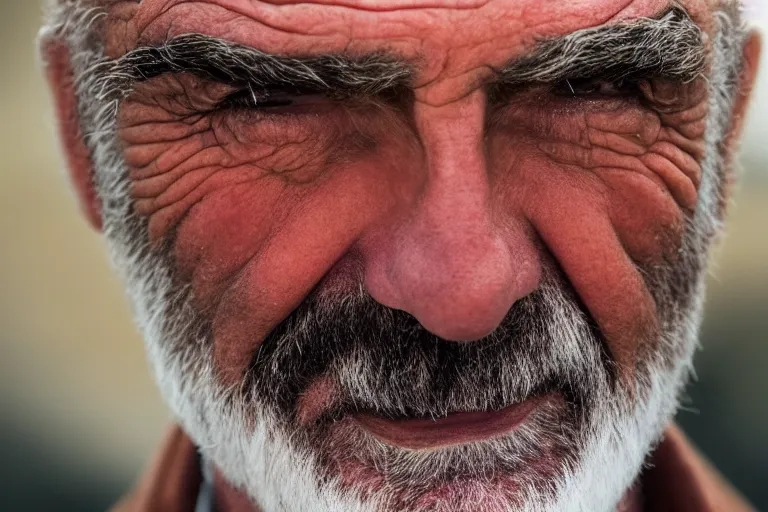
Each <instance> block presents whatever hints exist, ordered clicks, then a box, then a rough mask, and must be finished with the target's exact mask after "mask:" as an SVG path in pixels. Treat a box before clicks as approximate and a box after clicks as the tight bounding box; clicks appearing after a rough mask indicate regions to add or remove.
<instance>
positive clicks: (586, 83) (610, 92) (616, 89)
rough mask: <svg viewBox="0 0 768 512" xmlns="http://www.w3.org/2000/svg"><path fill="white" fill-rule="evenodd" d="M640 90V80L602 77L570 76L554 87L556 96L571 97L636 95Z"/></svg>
mask: <svg viewBox="0 0 768 512" xmlns="http://www.w3.org/2000/svg"><path fill="white" fill-rule="evenodd" d="M638 92H639V88H638V82H636V81H634V80H616V81H609V80H604V79H600V78H570V79H566V80H563V81H561V82H558V83H556V84H555V85H554V86H553V87H552V93H553V94H555V95H556V96H563V97H571V98H584V97H595V98H600V97H609V98H616V97H625V96H636V95H637V94H638Z"/></svg>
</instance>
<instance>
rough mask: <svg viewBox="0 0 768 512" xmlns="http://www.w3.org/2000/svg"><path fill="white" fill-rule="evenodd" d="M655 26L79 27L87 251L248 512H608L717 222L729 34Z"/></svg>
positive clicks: (155, 18) (359, 19)
mask: <svg viewBox="0 0 768 512" xmlns="http://www.w3.org/2000/svg"><path fill="white" fill-rule="evenodd" d="M683 7H684V8H685V9H682V8H672V7H671V5H670V4H668V3H667V2H664V1H661V0H637V1H627V0H622V1H618V0H582V1H569V2H543V3H542V2H541V1H540V0H537V1H533V0H531V1H528V0H514V1H513V0H493V1H485V2H469V1H467V2H441V1H440V0H434V1H430V2H403V1H399V0H381V1H379V0H376V1H365V2H363V1H350V2H334V1H323V2H316V3H307V2H301V3H298V2H287V1H281V2H259V1H246V0H217V1H202V2H184V1H180V0H177V1H159V0H158V1H155V0H144V1H143V2H141V3H139V4H136V3H133V2H119V3H117V4H116V5H114V6H112V7H110V9H109V15H108V16H107V17H106V18H104V19H102V20H101V22H102V23H103V41H104V53H105V58H106V60H105V61H104V62H105V64H104V65H103V67H102V68H100V69H99V70H98V71H93V69H92V68H89V69H90V71H88V72H85V71H83V74H84V76H85V77H86V79H84V80H82V81H81V87H80V94H81V101H82V99H83V96H85V95H87V94H88V93H89V92H90V93H93V94H95V92H96V91H101V93H102V94H103V97H102V98H100V99H99V98H91V99H92V100H93V103H92V104H91V105H87V106H85V107H81V111H82V112H84V114H83V115H84V117H85V119H86V120H85V123H86V125H87V124H88V122H90V123H91V125H90V126H87V127H88V128H91V129H92V130H93V132H92V133H93V135H91V138H90V139H88V142H89V144H90V146H91V148H92V150H93V155H94V161H95V167H96V176H95V177H96V183H97V188H98V190H99V194H100V199H101V204H102V213H103V218H104V225H105V232H106V234H107V237H108V239H109V240H110V242H111V245H112V248H113V254H114V257H115V260H116V262H117V265H118V267H119V268H120V269H121V270H122V271H123V272H124V274H125V275H126V279H127V283H128V287H129V291H130V293H131V295H132V296H133V298H134V301H135V304H136V309H137V316H138V319H139V323H140V324H141V325H142V327H143V329H144V332H145V336H146V338H147V343H148V347H149V350H150V355H151V357H152V360H153V363H154V365H155V369H156V371H157V373H158V378H159V381H160V384H161V387H162V388H163V391H164V393H165V395H166V398H167V400H168V401H169V403H170V405H171V406H172V408H173V409H174V411H175V412H176V413H177V415H178V416H179V417H180V419H181V421H182V422H183V423H184V426H185V428H186V429H187V431H188V432H189V433H190V435H192V437H193V438H194V439H195V441H196V442H197V443H198V444H199V445H200V446H201V448H202V451H203V453H204V454H205V455H206V456H207V457H209V458H210V459H211V461H212V462H213V463H215V464H216V466H217V467H218V468H219V469H220V470H221V472H222V473H223V474H224V476H225V477H226V478H227V479H228V480H229V481H230V482H232V483H233V484H235V485H237V486H240V487H242V488H243V489H244V490H245V491H246V492H248V493H249V494H250V495H251V497H252V498H253V499H254V500H257V501H258V502H259V503H260V504H262V506H263V507H264V508H265V509H266V510H279V509H281V507H283V508H285V509H287V510H293V509H296V510H300V509H302V510H325V509H327V510H356V509H357V508H356V507H361V508H363V509H366V508H375V507H379V508H380V509H382V510H402V509H419V510H421V509H423V510H433V509H434V510H442V509H445V510H464V509H467V510H474V509H481V510H507V509H508V508H514V507H518V508H520V509H524V508H526V507H527V509H530V510H544V509H551V508H553V507H560V508H564V509H573V510H580V509H584V510H602V509H605V508H607V507H611V506H615V504H616V503H617V502H618V501H619V499H620V498H621V496H622V493H623V492H624V491H625V490H626V489H627V487H629V486H630V484H631V483H632V480H633V479H634V478H635V477H636V475H637V472H638V471H639V469H640V465H641V463H642V460H643V457H644V456H645V454H646V452H647V450H648V448H649V446H650V444H651V443H652V442H653V441H654V440H655V439H656V438H657V437H658V435H659V434H660V432H661V429H662V428H663V426H664V424H665V423H666V421H667V420H668V419H669V417H670V415H671V414H672V412H673V411H674V407H675V397H676V393H677V390H678V388H679V386H680V385H681V384H682V382H683V380H684V378H685V375H686V372H687V368H688V364H689V362H690V357H691V352H692V349H693V346H694V344H695V332H696V328H697V326H698V320H699V305H700V293H701V277H702V270H703V267H704V263H705V260H706V251H707V248H708V246H709V243H710V239H711V237H712V235H713V233H714V225H715V224H716V221H717V219H719V217H720V214H721V212H720V210H721V201H720V200H719V199H718V198H719V194H720V192H721V183H722V180H723V172H724V168H723V160H722V157H723V155H722V154H721V153H722V152H721V151H720V149H718V146H717V143H718V142H720V141H721V140H723V138H724V137H725V135H726V130H727V128H728V125H729V122H728V120H729V115H730V110H729V109H730V106H731V104H730V101H731V99H732V97H733V91H732V90H731V89H729V85H728V84H732V83H733V80H732V79H733V76H732V75H733V70H734V69H735V70H737V71H738V64H736V65H735V67H734V68H727V67H725V66H726V63H725V62H724V60H723V57H724V55H725V53H724V52H726V50H727V49H728V48H730V46H729V45H728V44H727V43H733V42H734V41H735V42H740V41H741V40H740V39H739V37H740V33H739V32H738V30H736V29H735V28H734V27H732V26H730V25H729V21H733V20H729V19H728V16H727V15H725V14H723V15H721V17H720V18H716V17H714V16H713V10H712V9H713V8H712V6H711V5H710V3H709V2H705V1H703V0H702V1H698V0H691V1H689V2H686V3H684V5H683ZM701 31H704V32H708V33H709V34H710V35H711V36H712V37H711V38H708V37H706V36H705V35H703V34H702V32H701ZM729 38H731V39H729ZM718 44H720V45H721V46H720V47H719V48H718V46H717V45H718ZM713 56H714V57H713ZM718 56H719V57H720V58H721V59H720V60H719V61H718V59H717V58H716V57H718ZM727 57H728V58H729V59H730V61H729V62H728V64H729V65H733V64H732V61H733V59H734V58H740V48H739V49H738V53H737V54H735V55H733V54H728V55H727ZM75 60H76V59H75ZM86 60H87V59H85V57H84V60H83V62H84V63H85V61H86ZM84 63H81V67H82V68H83V69H85V68H86V67H87V66H86V65H85V64H84ZM76 67H77V66H76ZM88 73H90V75H88ZM718 88H719V89H718ZM713 91H714V92H715V93H716V94H713ZM104 97H108V98H111V99H114V101H115V102H116V103H111V104H107V103H106V102H105V100H104ZM99 102H101V104H99ZM105 105H112V106H114V105H117V106H118V108H116V109H110V108H107V107H105ZM86 131H87V130H86ZM281 503H282V505H281ZM441 507H442V508H441Z"/></svg>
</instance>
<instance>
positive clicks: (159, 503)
mask: <svg viewBox="0 0 768 512" xmlns="http://www.w3.org/2000/svg"><path fill="white" fill-rule="evenodd" d="M202 479H203V476H202V473H201V470H200V458H199V456H198V454H197V448H196V447H195V445H194V444H192V441H191V440H190V439H189V437H187V435H186V434H184V432H182V430H181V429H180V428H179V427H178V426H173V428H171V431H170V432H169V433H168V434H167V435H166V438H165V440H164V441H163V444H162V447H161V448H160V451H159V453H158V454H157V456H156V457H155V459H154V460H153V461H152V463H151V464H150V465H149V469H148V470H147V471H146V472H145V473H144V475H142V477H141V479H140V481H139V484H138V485H137V486H136V488H135V489H134V491H133V492H132V493H131V494H129V495H128V496H126V497H125V498H123V499H122V500H121V501H120V502H119V503H118V504H117V505H115V507H113V508H112V512H194V510H195V503H196V502H197V494H198V491H199V489H200V483H201V482H202Z"/></svg>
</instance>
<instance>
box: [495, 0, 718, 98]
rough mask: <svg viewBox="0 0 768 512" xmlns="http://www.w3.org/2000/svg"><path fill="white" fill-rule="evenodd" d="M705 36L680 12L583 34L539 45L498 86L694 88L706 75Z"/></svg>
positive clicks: (502, 75) (501, 74)
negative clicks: (641, 83) (644, 82)
mask: <svg viewBox="0 0 768 512" xmlns="http://www.w3.org/2000/svg"><path fill="white" fill-rule="evenodd" d="M705 42H706V40H705V35H704V33H703V32H702V31H701V29H700V28H699V27H698V26H697V25H696V24H695V23H694V22H693V20H692V19H691V18H690V16H689V15H688V13H687V12H686V11H685V10H683V9H682V8H680V7H672V8H670V9H669V10H667V11H666V12H664V13H663V14H662V15H661V16H659V17H657V18H640V19H635V20H632V21H627V22H621V23H617V24H614V25H608V26H602V27H597V28H591V29H584V30H579V31H577V32H574V33H572V34H569V35H566V36H564V37H560V38H558V39H553V40H545V41H541V42H539V43H538V44H537V45H536V46H535V47H534V50H533V51H532V52H531V53H529V54H528V55H526V56H524V57H523V58H520V59H517V60H515V61H513V62H511V63H509V64H508V65H507V66H505V67H504V68H502V69H499V70H496V72H497V76H498V79H497V83H498V84H503V85H507V86H509V85H513V86H514V85H527V84H544V83H558V82H563V81H565V80H580V79H596V78H599V79H602V80H606V81H609V82H616V81H620V80H626V79H632V78H663V79H668V80H672V81H677V82H690V81H692V80H694V79H696V78H697V77H699V76H700V75H701V74H702V73H703V72H704V71H705V69H706V62H707V59H706V44H705Z"/></svg>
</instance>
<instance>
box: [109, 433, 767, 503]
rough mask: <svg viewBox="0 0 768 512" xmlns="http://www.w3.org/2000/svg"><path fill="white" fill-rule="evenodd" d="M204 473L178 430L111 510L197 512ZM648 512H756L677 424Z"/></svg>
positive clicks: (652, 481)
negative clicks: (139, 478) (131, 488)
mask: <svg viewBox="0 0 768 512" xmlns="http://www.w3.org/2000/svg"><path fill="white" fill-rule="evenodd" d="M201 481H202V475H201V474H200V463H199V457H198V454H197V449H196V448H195V446H194V444H192V441H190V439H189V438H188V437H187V436H186V435H185V434H184V433H183V432H182V431H181V429H180V428H179V427H176V426H174V427H173V428H172V429H171V432H170V433H169V435H168V437H167V438H166V440H165V441H164V443H163V445H162V448H161V450H160V453H159V454H158V456H157V457H156V459H155V460H154V462H153V463H152V464H151V465H150V467H149V470H148V471H147V472H146V473H145V474H144V475H143V477H142V478H141V480H140V482H139V484H138V486H137V487H136V489H135V490H134V492H133V493H131V494H130V495H129V496H127V497H126V498H124V499H123V500H122V501H121V502H120V503H118V504H117V505H116V506H115V507H114V508H113V509H112V512H194V509H195V502H196V500H197V494H198V490H199V488H200V482H201ZM641 486H642V487H641V488H642V493H643V500H644V504H645V507H644V508H645V510H646V511H648V512H753V511H754V510H755V509H754V508H752V507H751V506H750V505H749V504H748V503H747V502H746V501H745V500H744V499H743V498H742V497H741V496H739V494H738V492H737V491H736V490H734V489H733V488H732V487H731V486H730V485H729V484H728V483H727V482H725V481H724V480H723V479H722V478H721V477H720V476H719V475H718V474H717V472H716V471H715V470H714V469H713V468H712V467H711V466H710V465H709V463H708V462H707V461H706V460H705V459H704V458H703V457H702V456H701V454H699V453H698V452H697V451H696V449H695V448H693V446H691V444H690V443H689V442H688V440H687V439H686V437H685V435H684V434H683V433H682V432H681V431H680V429H678V428H677V427H675V426H671V427H670V428H668V429H667V431H666V433H665V436H664V441H663V442H662V443H661V444H660V445H659V447H658V448H657V449H656V450H655V451H654V453H653V454H652V455H651V457H650V459H649V467H648V469H647V470H646V471H645V472H644V473H643V476H642V483H641Z"/></svg>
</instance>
